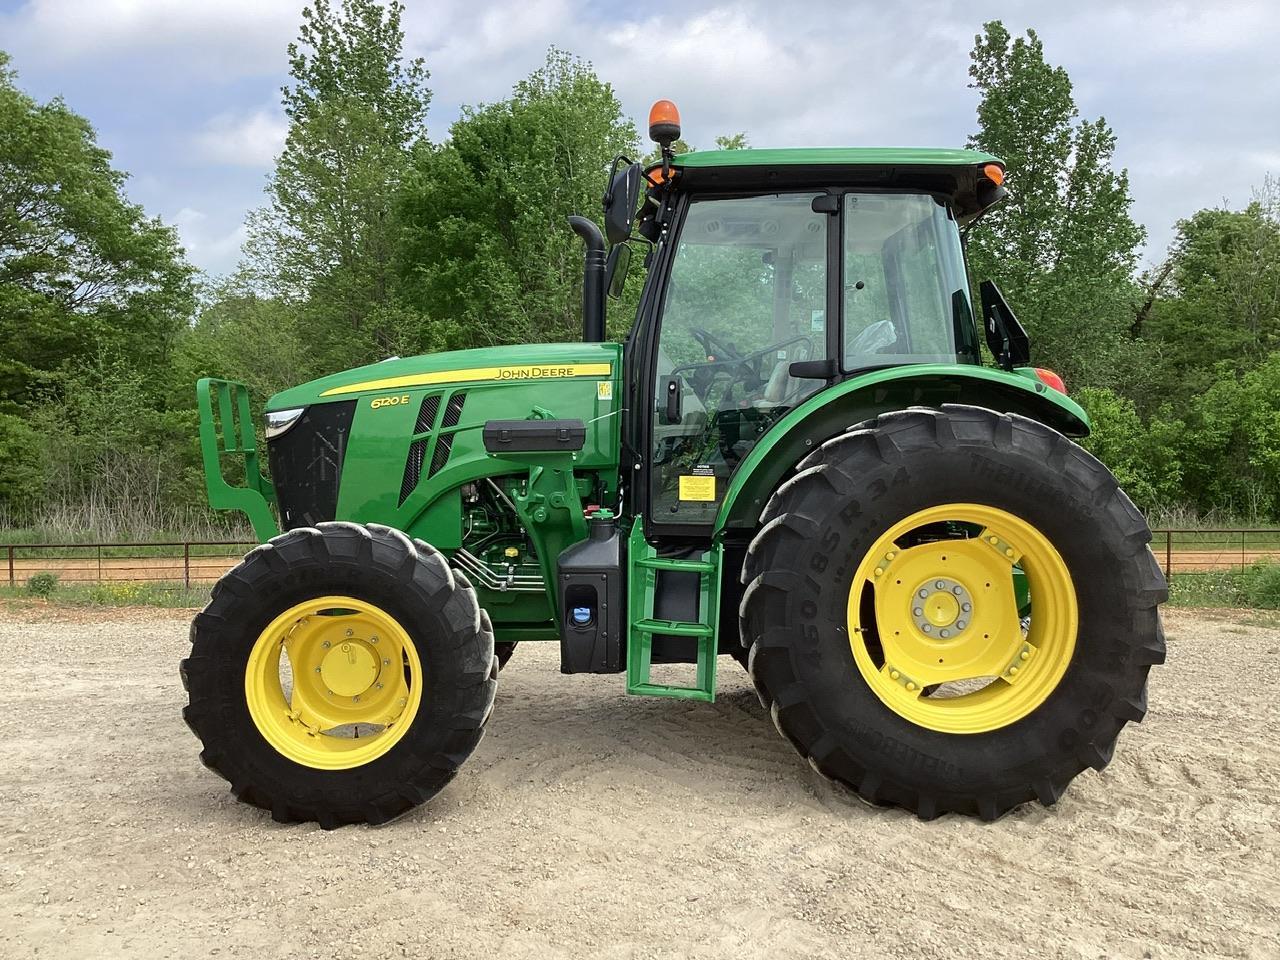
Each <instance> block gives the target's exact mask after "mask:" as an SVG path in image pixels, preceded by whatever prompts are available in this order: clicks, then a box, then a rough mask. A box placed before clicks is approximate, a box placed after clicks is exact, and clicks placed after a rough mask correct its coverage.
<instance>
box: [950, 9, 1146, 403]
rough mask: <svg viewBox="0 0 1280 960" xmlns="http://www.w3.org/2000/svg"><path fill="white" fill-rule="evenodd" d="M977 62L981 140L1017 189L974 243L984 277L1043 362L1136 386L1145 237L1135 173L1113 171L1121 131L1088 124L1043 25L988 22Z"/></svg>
mask: <svg viewBox="0 0 1280 960" xmlns="http://www.w3.org/2000/svg"><path fill="white" fill-rule="evenodd" d="M971 59H972V62H971V65H970V67H969V76H970V77H971V78H972V84H971V86H973V87H974V88H976V89H977V90H978V91H979V93H980V95H981V100H980V102H979V104H978V131H977V132H976V133H975V134H974V135H973V136H972V137H970V139H969V144H970V146H971V147H973V148H975V149H979V150H985V151H987V152H989V153H992V154H994V155H996V156H998V157H1000V158H1001V159H1003V160H1004V161H1005V163H1006V169H1007V172H1008V186H1009V190H1010V197H1009V199H1008V200H1006V201H1005V202H1004V203H1003V204H1001V205H1000V206H999V207H997V208H995V209H994V210H993V211H992V212H991V213H990V214H989V215H988V216H987V217H985V218H984V219H983V221H982V222H981V224H980V225H979V226H978V227H977V228H976V229H975V230H974V232H973V234H972V235H971V237H970V239H969V243H968V253H969V259H970V262H971V264H972V266H973V270H974V273H975V275H976V276H977V277H979V278H985V277H992V278H996V279H998V280H999V281H1000V283H1001V285H1002V287H1003V289H1004V291H1005V293H1006V295H1007V296H1008V297H1009V299H1010V301H1011V302H1012V303H1013V305H1014V307H1015V309H1016V310H1017V311H1018V313H1019V316H1020V317H1021V319H1022V320H1023V322H1024V323H1025V325H1026V326H1027V328H1028V331H1029V332H1030V333H1031V335H1032V339H1033V346H1034V348H1035V350H1036V354H1037V356H1038V358H1039V359H1040V361H1041V362H1044V363H1046V364H1047V365H1049V366H1053V367H1054V368H1055V369H1058V370H1059V371H1060V372H1062V373H1063V374H1064V375H1065V376H1066V377H1067V378H1068V380H1069V381H1070V382H1076V383H1079V384H1081V385H1084V384H1091V385H1107V384H1120V383H1124V382H1126V381H1127V380H1128V379H1129V378H1130V376H1131V367H1132V366H1133V364H1132V353H1133V350H1132V341H1131V337H1130V335H1129V328H1130V326H1131V324H1132V322H1133V316H1134V312H1135V309H1136V308H1137V304H1138V301H1139V299H1140V295H1139V292H1138V290H1137V287H1136V286H1135V284H1134V283H1133V279H1132V276H1133V271H1134V266H1135V263H1136V261H1137V251H1138V247H1139V245H1140V244H1141V243H1142V240H1143V236H1144V232H1143V229H1142V228H1141V227H1140V226H1139V225H1138V224H1136V223H1134V221H1133V219H1132V217H1131V216H1130V214H1129V208H1130V206H1131V205H1132V198H1131V197H1130V195H1129V179H1128V174H1127V173H1126V172H1125V171H1124V170H1118V171H1117V170H1115V169H1113V167H1112V163H1111V161H1112V156H1113V154H1114V151H1115V143H1116V139H1115V134H1114V133H1113V132H1112V131H1111V128H1110V127H1109V126H1107V123H1106V121H1105V120H1104V119H1102V118H1098V119H1096V120H1085V121H1081V120H1079V119H1078V116H1079V114H1078V111H1077V109H1076V105H1075V101H1074V99H1073V96H1072V90H1071V80H1070V78H1069V77H1068V76H1067V73H1066V71H1065V70H1064V69H1063V68H1062V67H1055V66H1051V65H1049V63H1048V62H1046V60H1045V57H1044V47H1043V44H1042V43H1041V41H1040V38H1039V37H1038V36H1037V35H1036V33H1035V31H1033V30H1029V31H1027V35H1026V37H1018V38H1016V39H1014V38H1012V37H1011V36H1010V34H1009V32H1008V30H1007V29H1006V28H1005V27H1004V25H1003V24H1002V23H1000V22H999V21H992V22H990V23H987V24H985V25H984V27H983V32H982V33H981V34H979V35H978V36H977V37H976V38H975V42H974V48H973V51H972V54H971Z"/></svg>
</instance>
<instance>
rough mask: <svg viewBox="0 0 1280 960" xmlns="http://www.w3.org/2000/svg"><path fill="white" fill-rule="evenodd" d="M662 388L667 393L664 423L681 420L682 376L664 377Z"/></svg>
mask: <svg viewBox="0 0 1280 960" xmlns="http://www.w3.org/2000/svg"><path fill="white" fill-rule="evenodd" d="M662 384H663V386H662V389H663V392H664V393H665V394H666V401H665V404H666V405H665V408H664V409H663V411H662V413H663V416H662V422H663V423H679V422H680V416H681V414H680V405H681V404H680V400H681V393H682V391H681V390H680V378H679V377H663V378H662Z"/></svg>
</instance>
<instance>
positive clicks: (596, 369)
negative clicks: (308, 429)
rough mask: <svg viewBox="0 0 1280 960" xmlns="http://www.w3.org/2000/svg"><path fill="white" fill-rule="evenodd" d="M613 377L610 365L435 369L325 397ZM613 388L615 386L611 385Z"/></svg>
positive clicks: (335, 390) (333, 390) (335, 391)
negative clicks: (456, 385)
mask: <svg viewBox="0 0 1280 960" xmlns="http://www.w3.org/2000/svg"><path fill="white" fill-rule="evenodd" d="M612 374H613V364H611V363H548V364H536V365H535V364H530V365H527V366H519V367H472V368H470V369H468V370H436V371H433V372H431V373H414V374H409V375H408V376H404V377H386V378H385V379H382V380H366V381H364V382H363V383H351V384H348V385H347V386H345V387H331V388H329V389H328V390H326V391H324V393H322V394H320V396H322V397H332V396H337V395H339V394H344V393H360V392H362V391H364V390H403V389H404V388H406V387H424V386H430V385H432V384H437V383H475V382H477V381H481V380H501V381H505V380H559V379H565V378H568V377H608V376H612ZM610 385H611V386H612V384H610Z"/></svg>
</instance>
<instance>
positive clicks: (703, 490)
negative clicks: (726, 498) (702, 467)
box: [680, 474, 716, 503]
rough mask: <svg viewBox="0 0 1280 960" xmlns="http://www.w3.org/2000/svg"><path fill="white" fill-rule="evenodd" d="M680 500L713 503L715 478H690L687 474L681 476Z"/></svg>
mask: <svg viewBox="0 0 1280 960" xmlns="http://www.w3.org/2000/svg"><path fill="white" fill-rule="evenodd" d="M680 499H681V500H697V501H702V502H704V503H714V502H715V499H716V478H715V477H700V476H691V475H689V474H685V475H683V476H681V477H680Z"/></svg>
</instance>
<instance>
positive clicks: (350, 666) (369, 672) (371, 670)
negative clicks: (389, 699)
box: [320, 641, 379, 697]
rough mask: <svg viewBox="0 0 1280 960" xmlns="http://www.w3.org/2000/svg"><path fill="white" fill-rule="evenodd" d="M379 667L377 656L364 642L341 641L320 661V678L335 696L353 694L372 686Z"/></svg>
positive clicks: (350, 695) (351, 695)
mask: <svg viewBox="0 0 1280 960" xmlns="http://www.w3.org/2000/svg"><path fill="white" fill-rule="evenodd" d="M378 666H379V661H378V658H377V657H376V656H375V655H374V653H373V652H372V651H371V650H370V649H369V648H368V647H366V646H365V645H364V643H363V641H352V642H343V643H340V644H337V645H336V646H334V647H332V648H330V650H329V652H328V654H326V655H325V658H324V659H323V660H322V661H320V677H321V679H323V680H324V683H325V686H327V687H328V688H329V689H330V690H332V691H333V692H334V693H336V694H337V695H338V696H340V697H354V696H357V695H359V694H361V693H364V692H365V691H366V690H368V689H369V688H370V687H371V686H373V682H374V681H375V680H377V679H378Z"/></svg>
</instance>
